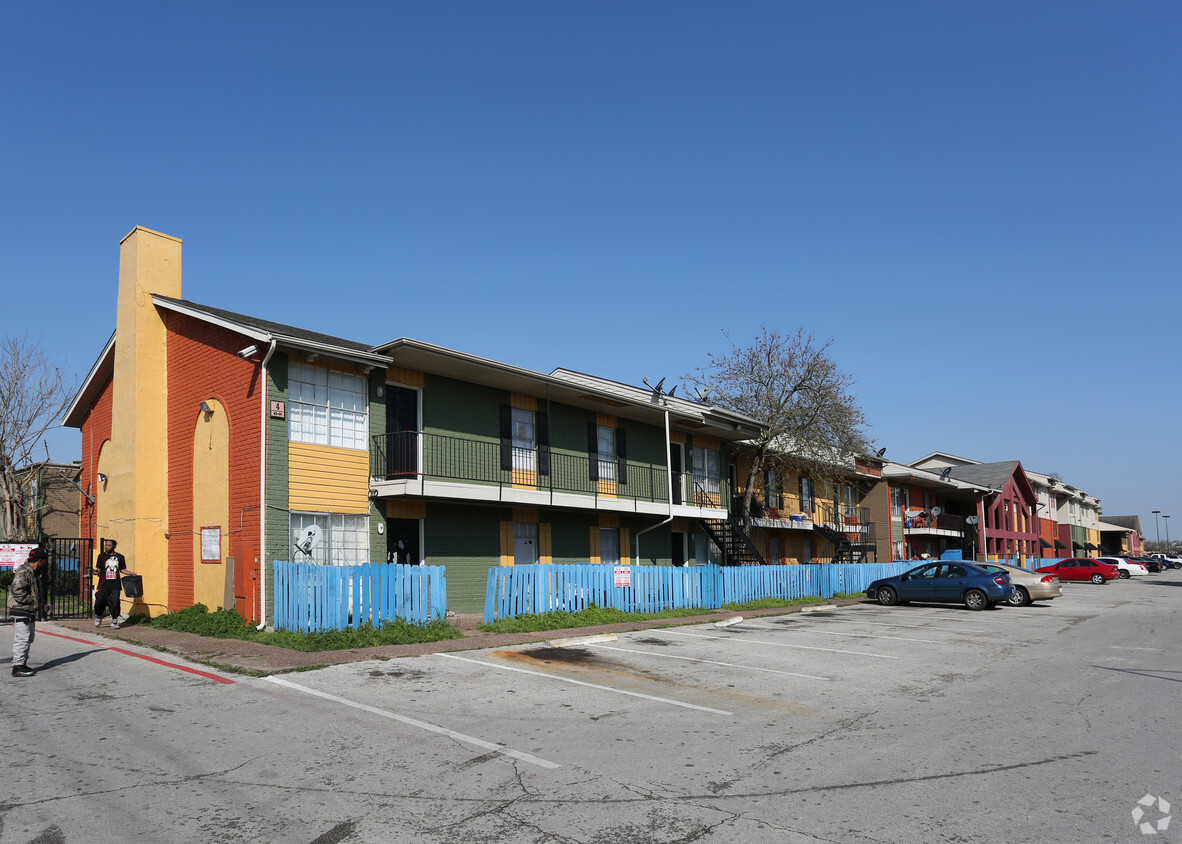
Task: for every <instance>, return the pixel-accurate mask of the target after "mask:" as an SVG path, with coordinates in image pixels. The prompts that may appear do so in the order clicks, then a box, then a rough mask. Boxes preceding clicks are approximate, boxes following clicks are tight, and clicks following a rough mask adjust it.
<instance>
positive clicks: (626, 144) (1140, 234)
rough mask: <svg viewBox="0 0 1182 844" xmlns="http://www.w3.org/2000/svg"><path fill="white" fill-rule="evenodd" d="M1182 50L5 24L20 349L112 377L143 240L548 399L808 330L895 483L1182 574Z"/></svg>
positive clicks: (1076, 6) (855, 20)
mask: <svg viewBox="0 0 1182 844" xmlns="http://www.w3.org/2000/svg"><path fill="white" fill-rule="evenodd" d="M1180 33H1182V4H1179V3H1178V2H1176V0H1138V2H1132V3H1130V2H1126V0H1113V2H1102V3H1101V2H1088V0H1071V1H1070V2H1068V0H1063V2H988V3H950V2H945V0H938V2H935V1H934V2H907V1H906V0H892V2H878V1H877V0H874V2H871V1H870V0H867V2H841V0H815V2H809V3H803V2H800V3H797V2H789V0H777V2H721V0H720V2H710V3H706V2H691V0H669V2H644V0H629V1H628V2H623V1H622V0H621V1H620V2H604V0H596V1H595V2H574V1H573V0H562V2H553V0H539V1H538V2H515V0H495V1H494V2H484V0H482V2H430V3H428V2H420V3H400V2H381V3H350V2H339V3H332V4H328V3H323V2H317V3H308V2H284V3H267V2H250V3H242V2H234V3H229V2H201V3H126V2H112V3H93V2H89V0H88V2H54V3H20V4H14V3H9V4H5V5H4V7H3V9H2V10H0V78H3V79H4V80H5V82H4V85H3V89H2V91H0V115H2V118H3V121H4V126H3V130H2V131H0V167H2V168H3V169H2V171H0V172H2V181H0V195H2V197H3V200H2V202H0V283H2V285H3V288H4V290H5V297H4V300H5V304H6V305H7V308H6V317H7V318H6V320H5V323H6V325H5V330H4V331H5V333H6V334H15V335H17V336H28V337H29V338H31V339H43V340H44V341H45V342H46V343H47V344H49V345H51V346H52V347H53V349H54V351H55V354H56V356H57V359H58V361H59V362H60V363H62V364H64V365H65V366H67V367H69V368H70V369H72V370H74V371H76V372H77V373H78V374H79V376H81V375H82V374H84V373H85V372H86V371H87V370H88V368H89V367H90V365H91V364H92V363H93V361H94V359H95V358H96V356H97V355H98V353H99V351H100V350H101V348H102V346H103V343H104V342H105V341H106V339H107V337H108V336H109V334H110V332H111V330H112V328H113V325H114V310H115V294H116V280H117V271H118V241H119V239H120V238H121V237H122V236H123V235H124V234H126V233H127V232H128V231H129V230H130V229H131V228H132V227H133V226H136V225H142V226H146V227H148V228H152V229H156V230H159V231H163V232H167V233H168V234H172V235H175V236H177V237H180V238H183V239H184V241H185V247H184V248H185V252H184V261H185V265H184V274H185V277H184V295H185V297H186V298H188V299H191V300H193V301H197V302H201V303H203V304H208V305H212V306H216V307H222V308H227V309H230V310H236V311H240V312H243V313H248V314H252V315H255V316H259V317H263V318H266V319H272V320H276V321H279V322H286V323H291V324H294V325H298V326H301V327H305V328H309V329H314V330H318V331H323V332H325V333H329V334H335V335H338V336H342V337H346V338H349V339H354V340H360V341H366V342H372V343H375V344H376V343H379V342H382V341H386V340H390V339H393V338H396V337H400V336H409V337H414V338H417V339H420V340H424V341H427V342H431V343H437V344H440V345H444V346H451V347H454V348H457V349H461V350H463V351H465V352H469V353H472V354H477V355H482V356H485V357H489V358H493V359H495V360H500V361H505V362H507V363H511V364H515V365H518V366H523V367H527V368H530V369H535V370H540V371H544V372H548V371H550V370H551V369H553V368H554V367H558V366H563V367H568V368H572V369H577V370H582V371H586V372H591V373H595V374H598V375H603V376H606V377H609V378H614V379H617V380H619V381H624V382H627V383H632V384H639V383H640V381H641V379H642V378H644V377H646V376H647V377H649V378H650V379H655V378H661V377H665V378H668V379H669V381H668V383H674V382H676V381H677V380H678V379H679V377H680V376H682V375H684V374H685V373H687V372H689V371H691V370H693V369H695V368H697V367H699V366H702V365H704V364H705V363H706V353H707V352H708V351H715V352H718V351H723V350H725V348H726V340H725V337H724V335H723V331H728V332H730V334H731V336H732V337H734V338H735V339H736V340H739V341H741V342H742V341H746V340H749V339H750V338H752V337H754V336H755V335H756V334H757V333H758V332H759V328H760V326H761V325H762V324H767V325H768V326H771V327H775V328H779V329H782V330H784V331H791V330H794V329H795V328H796V327H797V326H804V327H806V328H808V329H811V330H813V331H815V332H816V334H817V335H818V336H819V337H821V338H826V337H832V338H833V339H834V341H835V342H834V346H833V354H834V357H835V358H836V360H837V361H838V362H839V364H840V365H841V366H842V368H843V369H845V370H846V371H847V372H849V373H851V374H852V375H853V376H854V377H855V378H856V379H857V382H858V383H857V386H856V388H855V390H856V392H857V395H858V398H859V400H860V402H861V404H862V406H863V408H864V410H865V412H866V415H867V417H868V419H869V421H870V424H871V432H870V433H871V435H872V436H873V437H874V438H875V439H876V440H877V441H878V445H879V446H885V447H886V448H887V457H890V458H893V459H895V460H899V461H909V460H913V459H915V458H917V457H919V456H921V455H923V454H926V453H928V452H930V451H934V450H942V451H950V452H953V453H956V454H960V455H964V456H967V457H972V458H975V459H979V460H983V461H995V460H1013V459H1018V460H1021V461H1022V462H1023V464H1024V465H1025V466H1026V467H1027V468H1029V469H1033V470H1035V471H1039V472H1046V473H1051V472H1056V473H1059V474H1061V475H1062V476H1063V477H1064V479H1065V480H1067V481H1068V482H1069V483H1072V484H1074V485H1077V486H1079V487H1081V488H1083V489H1085V490H1087V491H1088V492H1090V493H1092V494H1094V495H1098V496H1100V497H1101V498H1102V499H1103V500H1104V510H1105V512H1106V513H1107V514H1109V515H1127V514H1137V515H1140V516H1141V518H1142V524H1143V526H1144V528H1145V532H1146V534H1147V535H1148V537H1149V538H1154V533H1153V532H1154V520H1153V517H1152V515H1150V512H1151V510H1155V509H1156V510H1161V511H1162V512H1164V513H1171V514H1173V513H1177V522H1178V524H1177V528H1176V531H1177V533H1178V534H1179V535H1182V500H1180V496H1179V478H1182V461H1180V460H1179V453H1178V437H1177V434H1176V432H1177V430H1178V425H1179V416H1180V407H1179V390H1178V363H1179V354H1180V352H1179V349H1180V348H1182V339H1180V338H1179V336H1178V334H1177V331H1176V329H1177V326H1178V312H1179V299H1180V293H1179V284H1178V281H1179V279H1178V275H1179V267H1180V265H1182V264H1180V258H1182V236H1180V234H1182V190H1180V188H1182V184H1180V182H1182V168H1180V167H1179V150H1182V117H1180V114H1182V112H1180V109H1179V103H1182V85H1180V82H1182V59H1180V57H1179V51H1178V39H1179V35H1180ZM51 444H52V447H53V451H54V453H53V457H54V458H55V459H75V458H77V457H78V455H79V439H78V436H77V434H76V432H64V433H60V434H58V435H55V437H54V438H53V439H52V441H51ZM1171 538H1173V534H1171Z"/></svg>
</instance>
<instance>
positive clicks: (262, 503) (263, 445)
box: [255, 338, 277, 630]
mask: <svg viewBox="0 0 1182 844" xmlns="http://www.w3.org/2000/svg"><path fill="white" fill-rule="evenodd" d="M276 344H277V341H276V340H275V339H274V338H271V346H270V348H268V349H267V354H266V355H264V356H263V363H262V372H261V377H260V378H259V382H260V383H261V384H262V388H263V389H262V393H263V407H262V416H261V419H260V423H259V618H260V619H261V620H260V622H259V626H258V627H256V628H255V629H256V630H262V629H263V628H264V627H266V626H267V577H266V574H265V572H266V569H267V414H268V412H269V411H270V407H271V402H270V396H271V390H270V387H269V386H268V381H267V363H268V362H270V360H271V355H273V354H275V346H276Z"/></svg>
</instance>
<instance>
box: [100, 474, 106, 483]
mask: <svg viewBox="0 0 1182 844" xmlns="http://www.w3.org/2000/svg"><path fill="white" fill-rule="evenodd" d="M98 482H99V483H100V484H105V483H106V482H107V476H106V475H104V474H103V473H102V472H99V473H98Z"/></svg>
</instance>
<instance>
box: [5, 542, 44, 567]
mask: <svg viewBox="0 0 1182 844" xmlns="http://www.w3.org/2000/svg"><path fill="white" fill-rule="evenodd" d="M36 547H37V545H36V543H23V542H22V543H16V544H11V543H7V542H6V543H3V544H0V566H19V565H20V564H21V563H23V562H25V561H26V560H27V559H29V552H30V551H32V550H33V549H34V548H36Z"/></svg>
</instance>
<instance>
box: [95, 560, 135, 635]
mask: <svg viewBox="0 0 1182 844" xmlns="http://www.w3.org/2000/svg"><path fill="white" fill-rule="evenodd" d="M116 544H117V543H116V542H115V540H114V539H104V540H103V551H102V553H101V554H99V556H98V560H97V561H96V562H95V564H94V573H95V574H97V575H98V587H97V588H96V589H95V592H94V626H95V627H101V626H102V624H103V613H104V611H106V612H109V613H110V614H111V629H112V630H118V629H119V588H120V586H121V583H122V581H121V577H122V574H123V572H124V571H125V570H126V569H127V560H125V559H124V558H123V555H122V554H120V553H118V552H117V551H116V550H115V545H116Z"/></svg>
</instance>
